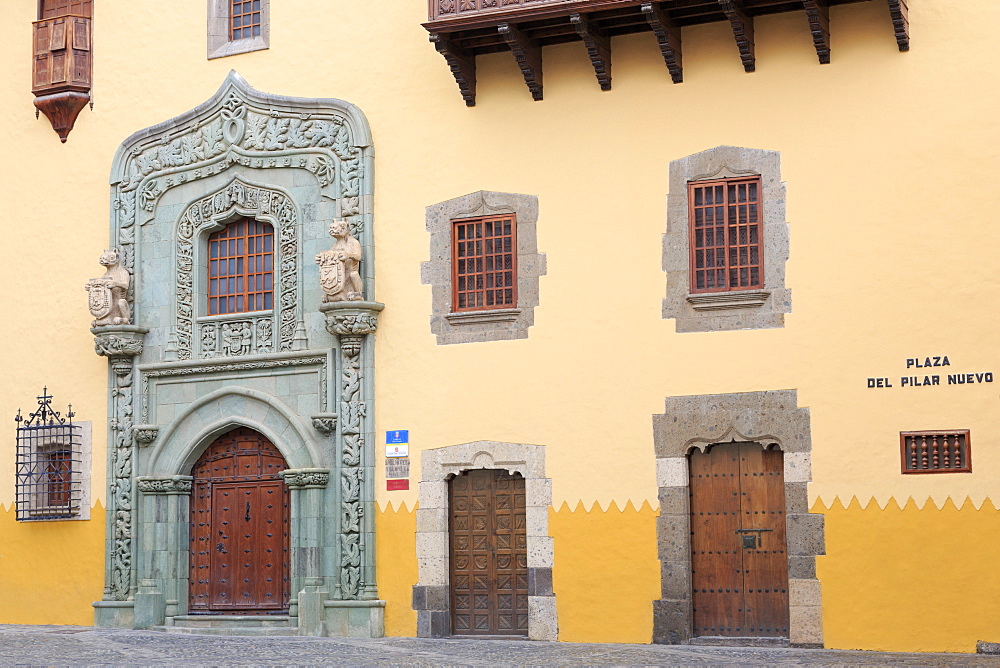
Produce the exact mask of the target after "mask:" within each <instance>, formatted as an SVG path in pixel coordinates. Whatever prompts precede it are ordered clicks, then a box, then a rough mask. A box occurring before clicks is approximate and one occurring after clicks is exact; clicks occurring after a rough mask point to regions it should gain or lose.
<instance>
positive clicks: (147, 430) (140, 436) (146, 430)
mask: <svg viewBox="0 0 1000 668" xmlns="http://www.w3.org/2000/svg"><path fill="white" fill-rule="evenodd" d="M159 433H160V428H159V427H157V426H156V425H153V424H138V425H136V426H134V427H132V435H133V436H135V442H136V443H138V444H139V447H145V446H147V445H149V444H150V443H152V442H153V441H155V440H156V436H157V434H159Z"/></svg>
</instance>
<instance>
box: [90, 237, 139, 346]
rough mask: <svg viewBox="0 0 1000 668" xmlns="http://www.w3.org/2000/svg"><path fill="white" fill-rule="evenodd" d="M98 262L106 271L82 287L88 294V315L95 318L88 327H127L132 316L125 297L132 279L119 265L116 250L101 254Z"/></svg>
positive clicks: (119, 261)
mask: <svg viewBox="0 0 1000 668" xmlns="http://www.w3.org/2000/svg"><path fill="white" fill-rule="evenodd" d="M99 262H100V263H101V265H102V266H104V267H107V271H105V272H104V275H103V276H101V277H100V278H92V279H90V280H89V281H87V285H86V286H84V287H85V288H86V290H87V293H88V299H87V301H88V305H89V307H90V314H91V315H92V316H94V318H95V320H94V322H92V323H90V326H91V327H98V326H100V325H128V324H130V322H131V317H132V316H131V310H130V309H129V305H128V297H127V295H128V287H129V283H131V281H132V277H131V275H130V274H129V273H128V270H127V269H125V268H124V267H123V266H122V265H121V257H120V256H119V254H118V251H117V250H116V249H112V250H108V251H104V252H103V253H101V257H100V260H99Z"/></svg>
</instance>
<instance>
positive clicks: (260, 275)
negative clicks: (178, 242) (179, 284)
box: [208, 218, 274, 315]
mask: <svg viewBox="0 0 1000 668" xmlns="http://www.w3.org/2000/svg"><path fill="white" fill-rule="evenodd" d="M273 306H274V228H273V227H271V225H269V224H267V223H262V222H260V221H257V220H252V219H249V218H241V219H240V220H238V221H236V222H234V223H231V224H229V225H228V226H227V227H226V229H224V230H220V231H218V232H216V233H214V234H212V235H211V236H210V237H209V238H208V314H209V315H222V314H226V313H247V312H250V311H266V310H269V309H271V308H273Z"/></svg>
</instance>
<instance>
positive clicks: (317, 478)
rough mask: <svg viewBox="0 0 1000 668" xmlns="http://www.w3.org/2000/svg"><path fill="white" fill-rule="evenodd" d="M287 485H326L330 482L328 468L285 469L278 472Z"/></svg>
mask: <svg viewBox="0 0 1000 668" xmlns="http://www.w3.org/2000/svg"><path fill="white" fill-rule="evenodd" d="M278 475H280V476H281V477H282V478H284V480H285V484H286V485H288V486H289V487H291V488H293V489H295V488H299V489H302V488H308V487H326V484H327V483H328V482H330V469H285V470H284V471H282V472H281V473H279V474H278Z"/></svg>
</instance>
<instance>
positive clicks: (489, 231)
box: [451, 214, 517, 313]
mask: <svg viewBox="0 0 1000 668" xmlns="http://www.w3.org/2000/svg"><path fill="white" fill-rule="evenodd" d="M516 235H517V221H516V218H515V216H514V214H504V215H500V216H483V217H481V218H463V219H460V220H453V221H452V244H451V248H452V261H451V267H452V282H451V285H452V302H451V303H452V311H453V312H456V313H457V312H462V311H479V310H488V309H503V308H514V307H515V306H517V240H516V238H515V237H516Z"/></svg>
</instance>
